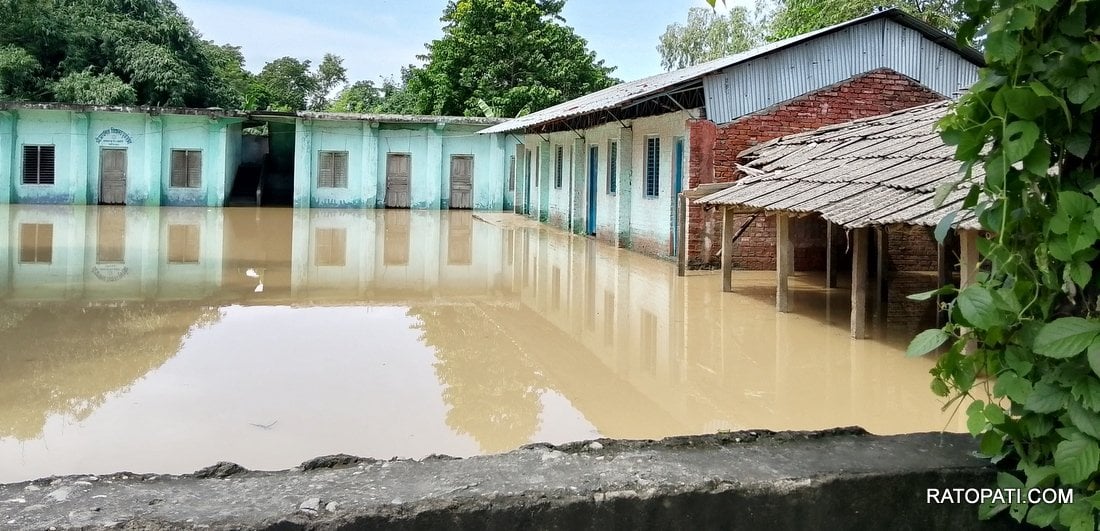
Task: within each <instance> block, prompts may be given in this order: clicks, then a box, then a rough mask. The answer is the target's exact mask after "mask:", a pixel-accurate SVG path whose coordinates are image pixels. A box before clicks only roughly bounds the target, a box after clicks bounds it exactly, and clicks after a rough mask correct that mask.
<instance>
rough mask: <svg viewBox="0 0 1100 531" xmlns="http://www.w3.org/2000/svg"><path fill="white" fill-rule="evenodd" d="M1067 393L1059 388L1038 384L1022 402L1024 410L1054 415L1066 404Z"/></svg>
mask: <svg viewBox="0 0 1100 531" xmlns="http://www.w3.org/2000/svg"><path fill="white" fill-rule="evenodd" d="M1066 395H1067V393H1066V392H1065V391H1064V390H1062V389H1061V388H1060V387H1057V386H1055V385H1052V384H1050V383H1047V382H1039V383H1037V384H1035V387H1034V388H1033V389H1032V390H1031V394H1030V395H1029V396H1028V397H1027V402H1024V409H1026V410H1028V411H1034V412H1036V413H1054V412H1055V411H1058V410H1060V409H1062V407H1063V405H1064V404H1065V403H1066Z"/></svg>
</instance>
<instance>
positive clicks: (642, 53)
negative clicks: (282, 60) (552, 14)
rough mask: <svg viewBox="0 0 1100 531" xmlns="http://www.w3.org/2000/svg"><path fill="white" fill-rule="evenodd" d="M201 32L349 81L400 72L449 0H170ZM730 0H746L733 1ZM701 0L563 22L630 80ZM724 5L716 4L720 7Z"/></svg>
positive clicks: (655, 60)
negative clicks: (330, 68)
mask: <svg viewBox="0 0 1100 531" xmlns="http://www.w3.org/2000/svg"><path fill="white" fill-rule="evenodd" d="M175 3H176V5H177V6H178V7H179V9H180V11H182V12H183V14H184V15H186V16H187V17H189V18H190V19H191V20H192V21H193V22H194V23H195V27H196V28H197V29H198V30H199V32H200V33H202V35H203V37H204V38H205V39H210V40H213V41H215V42H217V43H218V44H225V43H229V44H233V45H236V46H240V47H241V51H242V53H243V54H244V57H245V61H246V65H245V67H246V68H247V69H248V70H251V71H253V72H258V71H259V70H260V69H261V68H263V66H264V64H266V63H267V62H269V61H271V60H273V59H276V58H279V57H283V56H291V57H297V58H299V59H309V60H312V61H313V62H314V64H316V63H317V62H319V61H320V59H321V58H322V57H323V56H324V54H325V53H334V54H336V55H339V56H341V57H343V58H344V66H345V67H346V68H347V70H348V80H349V81H351V82H355V81H358V80H364V79H366V80H373V81H378V80H379V79H381V78H383V77H389V76H393V77H397V76H398V74H399V73H400V71H401V67H402V66H404V65H407V64H410V63H418V62H419V61H418V60H417V59H416V56H417V55H420V54H422V53H424V51H425V49H424V44H425V43H427V42H430V41H431V40H433V39H437V38H439V37H441V36H442V30H441V27H442V25H441V23H440V22H439V16H440V15H441V14H442V13H443V7H444V6H446V5H447V0H313V1H302V0H175ZM727 3H730V4H731V5H738V4H747V3H748V0H733V2H727ZM691 7H707V8H709V5H708V4H707V3H706V2H705V1H704V0H570V1H569V2H568V3H566V7H565V12H564V13H563V14H564V16H565V21H566V23H567V24H568V25H570V26H572V27H573V28H575V30H576V32H577V34H579V35H580V36H581V37H583V38H584V39H586V40H587V41H588V47H589V49H590V50H593V51H595V52H596V57H597V58H598V59H603V60H604V62H605V64H607V65H609V66H614V67H617V69H616V70H615V72H614V74H613V75H614V76H615V77H618V78H620V79H623V80H626V81H629V80H633V79H638V78H642V77H645V76H649V75H653V74H656V73H659V72H660V71H661V65H660V56H659V55H658V54H657V40H658V37H660V35H661V34H662V33H664V31H665V28H666V27H667V26H668V25H669V24H672V23H673V22H683V21H684V20H686V19H687V12H688V9H690V8H691ZM720 9H721V8H720Z"/></svg>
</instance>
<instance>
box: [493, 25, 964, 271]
mask: <svg viewBox="0 0 1100 531" xmlns="http://www.w3.org/2000/svg"><path fill="white" fill-rule="evenodd" d="M981 64H982V57H981V54H980V53H978V52H977V51H975V50H973V49H971V48H967V47H961V46H959V45H958V44H957V43H956V42H955V40H954V39H953V38H951V37H950V36H948V35H947V34H945V33H943V32H942V31H940V30H938V29H936V28H934V27H932V26H929V25H928V24H926V23H924V22H922V21H920V20H918V19H916V18H914V17H912V16H910V15H908V14H906V13H904V12H903V11H900V10H897V9H890V10H886V11H881V12H878V13H874V14H872V15H868V16H866V17H862V18H857V19H854V20H851V21H848V22H845V23H842V24H838V25H835V26H831V27H828V28H824V29H821V30H818V31H814V32H811V33H807V34H804V35H800V36H797V37H793V38H789V39H784V40H782V41H778V42H774V43H770V44H768V45H765V46H761V47H758V48H755V49H753V50H749V51H746V52H742V53H739V54H735V55H731V56H728V57H724V58H721V59H716V60H714V61H710V62H706V63H702V64H699V65H695V66H691V67H688V68H684V69H681V70H676V71H673V72H666V73H662V74H658V75H655V76H651V77H647V78H644V79H639V80H636V81H631V82H627V83H622V84H619V85H615V86H612V87H609V88H606V89H604V90H600V91H597V92H594V93H592V94H589V95H586V96H582V97H580V98H576V99H574V100H571V101H568V102H565V103H562V104H560V105H555V106H553V107H549V108H546V109H543V110H540V111H538V112H534V113H531V114H528V115H526V116H522V117H519V118H516V119H513V120H509V121H507V122H505V123H502V124H498V125H494V126H491V127H488V128H486V129H484V130H482V133H489V134H491V133H504V132H514V133H516V134H520V135H523V136H522V143H523V145H522V146H517V148H516V149H517V151H516V156H515V161H516V164H517V168H516V171H515V173H516V175H517V176H519V177H518V178H517V184H516V187H515V191H514V194H515V195H514V201H513V204H514V209H515V211H516V212H517V213H521V214H526V215H530V216H532V217H535V218H536V219H539V220H540V221H544V222H547V223H550V224H552V225H556V226H558V227H560V228H563V229H566V230H570V231H572V232H574V233H577V234H588V235H593V236H595V237H596V238H599V239H603V240H606V241H609V242H614V243H617V244H618V245H619V246H621V247H626V248H630V249H634V250H636V251H640V252H642V253H645V254H650V255H654V256H661V257H679V258H680V261H681V262H682V263H683V264H686V263H688V262H690V263H691V264H692V265H693V266H707V265H710V264H709V262H710V261H711V260H712V259H713V258H714V254H715V253H714V249H713V247H715V246H714V245H713V243H714V242H711V241H710V239H709V238H710V237H709V236H708V234H709V232H708V231H709V229H708V227H709V226H711V225H713V223H712V222H711V221H712V220H708V219H706V218H705V217H704V216H703V213H702V210H701V209H699V208H693V207H690V206H689V205H688V204H687V203H686V202H685V201H684V198H683V197H681V193H683V192H685V191H687V190H693V189H697V188H699V187H700V186H703V185H709V184H712V183H718V182H729V181H732V180H734V179H736V178H738V176H739V174H738V173H737V171H736V168H735V166H734V162H735V161H734V160H733V159H734V155H736V154H737V153H738V152H740V151H742V150H743V149H745V148H746V147H750V146H751V145H753V144H755V143H758V142H763V141H766V140H769V139H772V138H776V137H779V136H783V135H787V134H792V133H797V132H801V131H807V130H812V129H814V128H817V127H821V126H823V125H827V124H834V123H840V122H846V121H849V120H852V119H856V118H863V117H868V116H873V115H878V114H882V113H886V112H890V111H895V110H899V109H904V108H910V107H914V106H917V105H921V104H925V103H929V102H933V101H939V100H943V99H948V98H952V97H954V96H955V95H957V94H959V93H960V92H961V91H963V90H965V89H966V88H968V87H969V86H970V85H972V84H973V83H974V82H975V81H977V71H978V67H979V65H981ZM714 239H717V238H714ZM682 269H683V267H682Z"/></svg>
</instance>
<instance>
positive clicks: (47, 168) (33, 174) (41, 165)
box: [23, 146, 55, 184]
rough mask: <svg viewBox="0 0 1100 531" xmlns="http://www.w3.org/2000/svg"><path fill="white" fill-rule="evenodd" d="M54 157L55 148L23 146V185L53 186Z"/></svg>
mask: <svg viewBox="0 0 1100 531" xmlns="http://www.w3.org/2000/svg"><path fill="white" fill-rule="evenodd" d="M54 155H55V154H54V147H53V146H23V184H53V183H54V158H55V156H54Z"/></svg>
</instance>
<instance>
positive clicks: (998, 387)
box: [993, 371, 1031, 404]
mask: <svg viewBox="0 0 1100 531" xmlns="http://www.w3.org/2000/svg"><path fill="white" fill-rule="evenodd" d="M993 394H995V395H997V396H1007V397H1008V398H1009V399H1010V400H1012V401H1013V402H1016V403H1017V404H1026V403H1027V398H1028V396H1030V395H1031V382H1030V381H1028V380H1027V379H1025V378H1020V377H1019V376H1018V375H1017V374H1016V373H1015V372H1014V371H1005V372H1003V373H1001V374H999V375H998V376H997V382H996V383H995V384H994V385H993Z"/></svg>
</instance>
